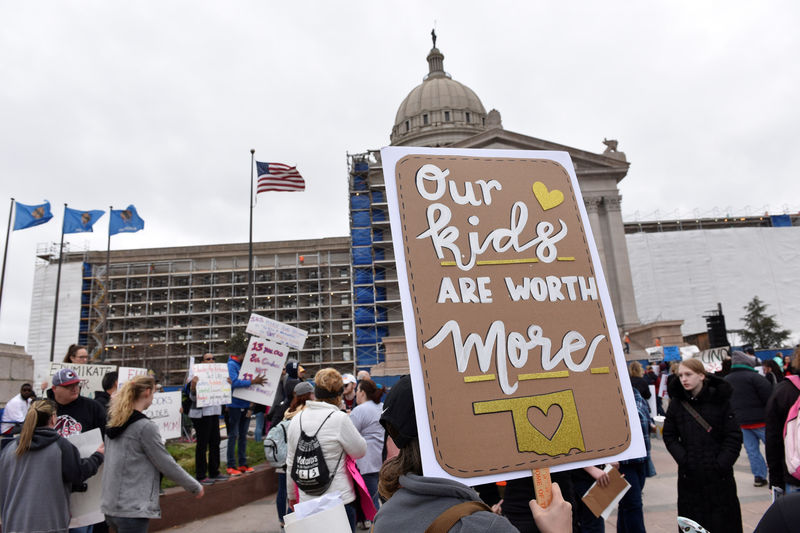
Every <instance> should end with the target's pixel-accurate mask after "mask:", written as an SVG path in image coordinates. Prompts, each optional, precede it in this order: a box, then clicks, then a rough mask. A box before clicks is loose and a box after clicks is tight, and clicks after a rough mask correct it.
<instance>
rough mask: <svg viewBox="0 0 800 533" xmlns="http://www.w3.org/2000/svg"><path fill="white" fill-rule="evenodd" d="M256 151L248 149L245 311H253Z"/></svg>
mask: <svg viewBox="0 0 800 533" xmlns="http://www.w3.org/2000/svg"><path fill="white" fill-rule="evenodd" d="M255 154H256V151H255V149H254V148H251V149H250V245H249V248H248V260H247V313H248V315H249V314H251V313H252V312H253V167H254V166H255V158H256V156H255Z"/></svg>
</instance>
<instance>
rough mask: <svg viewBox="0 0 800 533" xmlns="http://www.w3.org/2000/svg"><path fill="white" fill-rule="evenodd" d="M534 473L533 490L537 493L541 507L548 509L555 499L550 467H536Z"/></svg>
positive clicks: (537, 499) (532, 472)
mask: <svg viewBox="0 0 800 533" xmlns="http://www.w3.org/2000/svg"><path fill="white" fill-rule="evenodd" d="M531 474H533V492H534V494H536V503H538V504H539V507H541V508H542V509H546V508H547V507H548V506H549V505H550V502H552V501H553V489H552V486H551V482H550V469H549V468H535V469H533V470H531Z"/></svg>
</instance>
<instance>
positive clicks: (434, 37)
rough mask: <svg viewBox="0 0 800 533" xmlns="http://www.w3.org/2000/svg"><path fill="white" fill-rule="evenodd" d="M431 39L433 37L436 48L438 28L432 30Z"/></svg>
mask: <svg viewBox="0 0 800 533" xmlns="http://www.w3.org/2000/svg"><path fill="white" fill-rule="evenodd" d="M431 39H433V47H434V48H436V28H433V29H432V30H431Z"/></svg>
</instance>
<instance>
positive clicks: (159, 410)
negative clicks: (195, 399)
mask: <svg viewBox="0 0 800 533" xmlns="http://www.w3.org/2000/svg"><path fill="white" fill-rule="evenodd" d="M144 414H145V416H147V418H149V419H150V420H152V421H153V422H155V423H156V424H157V425H158V430H159V432H160V433H161V438H162V439H164V440H166V439H177V438H178V437H180V436H181V391H173V392H156V393H155V394H153V403H152V404H150V407H149V408H148V409H147V410H146V411H145V412H144Z"/></svg>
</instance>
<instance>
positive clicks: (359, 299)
mask: <svg viewBox="0 0 800 533" xmlns="http://www.w3.org/2000/svg"><path fill="white" fill-rule="evenodd" d="M374 301H375V293H373V292H372V286H369V287H356V304H371V303H372V302H374Z"/></svg>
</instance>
